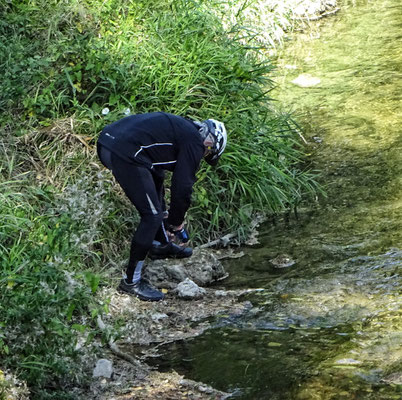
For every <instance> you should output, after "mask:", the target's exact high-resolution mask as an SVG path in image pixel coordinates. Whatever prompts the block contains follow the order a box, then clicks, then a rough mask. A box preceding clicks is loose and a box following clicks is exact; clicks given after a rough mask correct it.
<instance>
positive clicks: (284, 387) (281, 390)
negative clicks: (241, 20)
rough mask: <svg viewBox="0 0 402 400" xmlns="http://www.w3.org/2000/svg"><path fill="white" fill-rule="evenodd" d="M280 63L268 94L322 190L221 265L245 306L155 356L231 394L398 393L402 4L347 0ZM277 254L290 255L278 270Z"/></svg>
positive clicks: (401, 392)
mask: <svg viewBox="0 0 402 400" xmlns="http://www.w3.org/2000/svg"><path fill="white" fill-rule="evenodd" d="M277 64H278V66H279V68H278V70H277V73H276V74H277V76H276V82H277V84H278V89H277V90H276V93H274V97H276V98H278V100H280V103H282V104H286V106H287V107H288V108H291V109H292V110H293V113H294V114H295V116H296V119H297V120H298V121H300V122H301V124H303V125H304V128H305V133H304V137H305V139H306V141H307V142H309V148H310V150H311V162H312V165H313V166H314V168H316V169H317V170H321V171H322V174H321V177H320V178H319V180H320V182H321V183H322V184H323V185H325V186H326V189H327V193H328V197H327V198H326V199H321V200H320V206H319V207H318V208H317V209H316V210H314V211H313V210H311V211H309V212H301V213H300V218H299V220H298V221H296V220H295V219H294V218H293V219H291V221H290V223H289V224H284V223H283V222H278V223H277V225H276V226H274V227H272V225H267V226H263V227H262V229H261V235H260V242H261V243H260V245H258V246H256V247H253V248H246V249H244V252H245V253H246V254H245V256H244V257H242V258H240V259H236V260H232V261H231V262H230V264H228V265H226V268H227V269H228V271H229V272H230V278H229V279H228V280H226V281H225V283H224V284H225V287H226V288H230V289H234V288H239V287H241V288H260V289H261V290H255V291H254V292H252V293H251V294H250V295H247V296H246V297H245V298H244V299H243V300H244V301H248V302H250V307H249V309H248V311H247V312H246V313H243V314H242V315H237V316H235V315H220V316H218V317H217V318H216V319H214V321H213V328H212V329H209V330H207V331H206V332H205V333H204V334H202V335H201V336H199V337H197V338H194V339H192V340H187V341H184V342H177V343H174V344H172V345H170V346H168V347H166V348H162V349H161V353H162V355H161V357H160V358H158V359H157V364H158V366H159V368H160V369H162V370H169V369H175V370H176V371H177V372H179V373H182V374H184V375H185V376H186V377H187V378H191V379H194V380H197V381H202V382H205V383H207V384H210V385H212V386H214V387H215V388H217V389H221V390H224V391H229V392H232V393H233V394H234V396H235V397H236V398H241V399H292V400H293V399H373V400H374V399H376V400H377V399H400V398H401V397H402V386H401V384H402V320H401V317H402V313H401V305H402V301H401V287H402V286H401V285H402V277H401V270H402V224H401V221H402V218H401V217H402V196H401V195H402V103H401V97H402V95H401V94H402V3H401V1H400V0H376V1H369V0H360V1H359V0H356V1H345V2H344V3H343V5H342V10H341V11H340V12H339V13H338V14H337V15H336V16H333V17H330V18H327V19H323V20H321V21H320V22H319V23H318V24H316V25H315V26H314V27H313V28H312V30H311V31H309V32H305V33H299V34H297V35H296V36H295V38H294V39H293V40H291V41H289V42H288V43H287V44H286V45H285V47H284V50H283V51H282V52H281V54H279V56H278V60H277ZM301 74H304V76H302V78H304V79H305V84H307V85H311V86H309V87H300V86H298V85H296V84H294V83H292V81H293V80H294V79H296V78H297V77H300V75H301ZM306 74H309V75H307V76H306ZM313 78H316V79H313ZM318 79H319V83H317V82H318ZM306 82H307V83H306ZM278 255H282V256H283V255H287V256H288V257H289V259H292V260H294V261H295V264H294V265H292V266H290V267H288V268H283V269H276V268H275V267H274V265H273V263H272V262H271V261H270V260H272V259H274V258H275V257H277V256H278Z"/></svg>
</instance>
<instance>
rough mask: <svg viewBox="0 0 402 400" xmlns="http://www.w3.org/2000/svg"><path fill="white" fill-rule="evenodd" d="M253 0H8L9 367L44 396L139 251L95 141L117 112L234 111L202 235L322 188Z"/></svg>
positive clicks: (195, 233)
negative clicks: (304, 164)
mask: <svg viewBox="0 0 402 400" xmlns="http://www.w3.org/2000/svg"><path fill="white" fill-rule="evenodd" d="M254 3H255V2H254ZM240 4H242V5H243V6H244V7H240V6H239V5H240ZM245 4H246V3H244V2H240V1H233V4H232V6H233V7H234V9H235V10H236V13H235V14H233V15H235V17H236V18H232V19H231V18H227V19H226V20H225V19H223V18H222V15H223V14H222V13H224V12H225V10H224V9H223V8H221V7H223V6H222V5H220V2H218V1H216V2H215V1H202V0H199V1H190V0H155V1H152V6H150V2H149V1H142V0H137V1H134V0H130V1H127V0H108V1H99V0H85V1H78V0H72V1H71V0H69V1H63V0H50V1H49V0H47V1H45V0H35V1H34V0H13V1H9V0H0V73H1V76H2V82H1V91H0V108H1V109H2V110H3V113H2V114H1V115H0V124H1V135H0V215H1V218H0V272H1V273H0V354H1V360H2V361H1V365H0V366H1V367H2V368H7V369H10V370H12V371H15V373H16V374H17V375H18V376H19V377H21V379H23V380H26V381H27V382H28V384H29V386H30V389H31V391H32V393H33V397H34V398H38V399H39V398H40V399H42V398H43V399H44V398H46V399H47V398H57V399H62V398H72V397H74V393H73V392H72V391H68V390H66V388H68V387H71V386H72V385H74V384H77V383H78V382H80V383H81V384H82V382H83V379H84V375H85V371H86V369H85V366H82V367H81V368H78V367H77V365H80V364H79V363H80V362H82V360H81V358H80V350H79V346H78V345H80V346H85V345H88V344H90V343H91V340H92V339H93V337H94V336H95V335H96V331H95V330H94V328H93V326H92V325H93V324H92V322H91V321H92V319H91V318H93V317H95V316H96V314H97V313H98V312H100V311H101V310H102V309H105V307H106V305H105V304H103V303H101V301H100V300H97V298H96V296H94V295H93V294H94V293H96V291H97V289H98V286H99V283H100V282H101V281H103V280H104V278H106V277H107V274H110V273H113V274H115V273H116V269H117V267H118V265H116V261H118V262H123V261H124V260H122V259H121V254H127V250H128V241H129V237H130V232H131V230H132V228H133V224H134V223H135V221H133V217H132V212H133V211H132V209H131V207H130V205H129V204H128V202H127V200H126V199H125V198H124V196H122V194H121V192H119V190H118V188H117V187H113V185H114V184H113V180H112V179H111V175H110V174H109V172H107V171H104V170H103V169H102V168H101V166H100V165H99V162H98V161H97V159H96V154H95V143H96V138H97V135H98V132H99V131H100V130H101V128H102V127H103V126H104V125H105V124H107V123H109V122H111V121H114V120H117V119H119V118H121V117H123V116H124V115H125V114H127V113H130V112H131V113H141V112H149V111H156V110H163V111H167V112H172V113H176V114H180V115H183V116H187V117H190V118H194V119H199V120H202V119H205V118H209V117H214V118H216V119H220V120H222V121H224V122H225V124H226V126H227V129H228V132H229V146H228V150H227V152H226V153H225V155H224V156H223V159H222V162H221V164H220V166H219V167H218V168H217V169H216V170H213V169H211V168H210V167H208V166H206V165H204V166H203V167H202V168H201V170H200V171H199V181H198V183H197V185H196V188H195V193H194V203H193V207H192V208H191V210H190V212H189V214H188V223H189V225H190V230H191V232H192V237H193V238H194V241H195V243H200V242H201V241H205V240H206V239H208V238H213V237H216V236H219V235H222V234H223V233H227V232H232V231H235V232H238V233H239V237H244V236H245V235H246V234H247V229H248V226H249V224H250V221H251V220H252V219H253V217H254V216H255V214H256V213H276V212H279V211H281V210H283V209H285V208H287V207H292V206H295V205H297V204H298V203H299V202H300V201H301V200H302V199H303V198H306V197H305V195H306V194H310V195H314V193H315V191H316V189H317V187H316V184H315V182H314V179H313V178H312V176H311V175H310V174H309V173H306V172H303V171H301V170H300V165H301V161H302V159H303V149H302V146H301V145H300V141H299V132H298V127H297V125H296V123H295V122H294V121H293V120H292V119H291V117H290V116H289V115H286V114H281V113H278V112H277V111H275V107H274V106H273V101H272V99H271V98H270V97H269V96H270V90H271V89H272V87H273V84H272V81H271V80H270V78H269V74H270V72H271V71H272V69H273V65H272V64H271V63H270V61H269V60H268V59H267V58H266V56H264V54H265V53H264V50H265V49H264V46H265V45H264V43H265V42H264V40H257V37H256V31H255V29H248V27H245V26H242V25H241V23H244V21H246V20H247V18H248V17H247V18H246V17H244V18H243V19H242V15H246V14H245V13H246V11H247V10H249V8H247V7H245ZM252 4H253V2H251V6H252ZM251 6H250V7H251ZM266 12H267V13H268V14H269V15H271V14H270V13H271V11H270V10H267V11H266ZM270 20H272V19H270ZM231 21H232V22H231ZM284 21H285V22H286V21H288V20H287V19H286V16H285V15H282V16H281V19H280V21H279V20H278V23H277V24H276V25H275V26H276V27H277V28H278V29H282V28H281V27H284V26H285V25H286V24H285V22H284ZM270 41H272V39H271V40H268V42H270ZM95 271H96V273H95ZM110 271H112V272H110ZM80 360H81V361H80ZM80 371H81V372H82V374H81V372H80ZM0 385H1V383H0ZM0 393H2V391H1V390H0Z"/></svg>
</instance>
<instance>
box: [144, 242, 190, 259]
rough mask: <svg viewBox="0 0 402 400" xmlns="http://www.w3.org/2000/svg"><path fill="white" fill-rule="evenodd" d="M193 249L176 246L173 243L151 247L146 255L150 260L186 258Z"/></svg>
mask: <svg viewBox="0 0 402 400" xmlns="http://www.w3.org/2000/svg"><path fill="white" fill-rule="evenodd" d="M192 254H193V249H192V248H191V247H182V246H178V245H177V244H175V243H173V242H169V243H167V244H159V245H153V246H152V248H151V250H150V251H149V253H148V257H149V258H150V259H151V260H156V259H158V258H186V257H191V256H192Z"/></svg>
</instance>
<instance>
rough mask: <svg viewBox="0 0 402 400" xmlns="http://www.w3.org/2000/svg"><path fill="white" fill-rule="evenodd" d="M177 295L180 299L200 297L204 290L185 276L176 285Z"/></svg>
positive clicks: (204, 292)
mask: <svg viewBox="0 0 402 400" xmlns="http://www.w3.org/2000/svg"><path fill="white" fill-rule="evenodd" d="M176 290H177V295H178V296H179V297H181V298H182V299H200V298H202V297H203V296H204V295H205V294H206V290H205V289H204V288H202V287H199V286H198V285H197V284H196V283H194V282H193V281H192V280H191V279H188V278H186V279H185V280H184V281H183V282H180V283H179V284H178V285H177V289H176Z"/></svg>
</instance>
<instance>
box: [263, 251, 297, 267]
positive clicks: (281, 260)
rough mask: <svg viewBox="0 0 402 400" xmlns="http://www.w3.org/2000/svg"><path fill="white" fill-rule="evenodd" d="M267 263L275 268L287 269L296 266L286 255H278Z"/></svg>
mask: <svg viewBox="0 0 402 400" xmlns="http://www.w3.org/2000/svg"><path fill="white" fill-rule="evenodd" d="M269 262H270V263H271V264H272V265H273V266H274V267H275V268H289V267H291V266H292V265H295V264H296V261H294V260H292V258H291V257H290V256H288V255H287V254H280V255H279V256H277V257H275V258H273V259H271V260H269Z"/></svg>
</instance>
